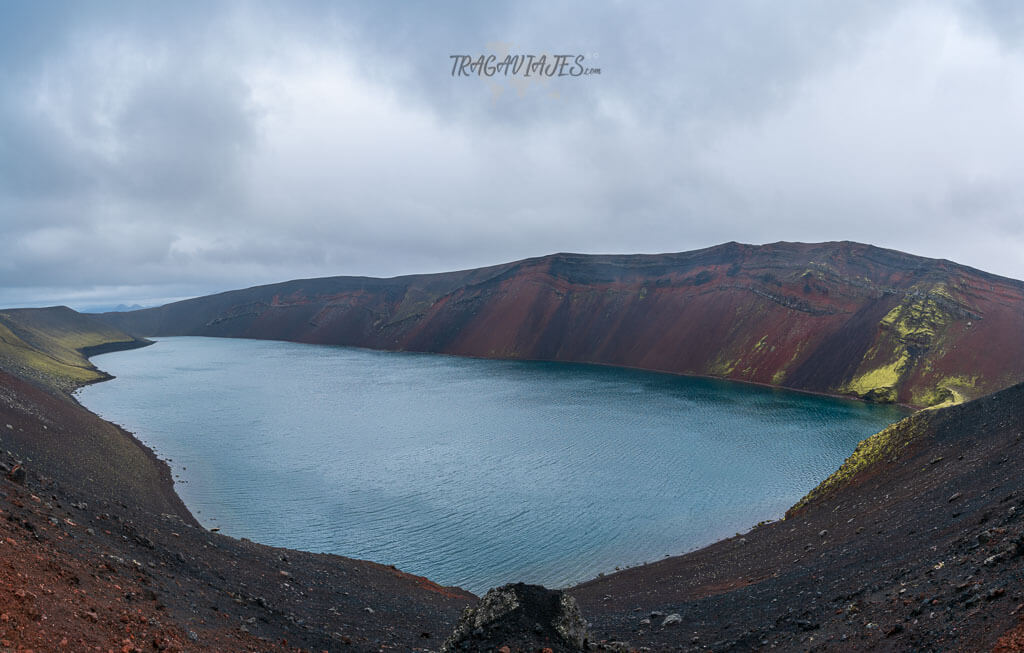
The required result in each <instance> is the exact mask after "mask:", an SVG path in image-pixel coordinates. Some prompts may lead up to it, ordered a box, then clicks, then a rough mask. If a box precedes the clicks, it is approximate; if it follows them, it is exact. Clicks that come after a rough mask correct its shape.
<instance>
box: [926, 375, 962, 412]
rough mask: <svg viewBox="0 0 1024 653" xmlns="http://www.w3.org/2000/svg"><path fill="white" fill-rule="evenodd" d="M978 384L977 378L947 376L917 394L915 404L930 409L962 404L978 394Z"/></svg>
mask: <svg viewBox="0 0 1024 653" xmlns="http://www.w3.org/2000/svg"><path fill="white" fill-rule="evenodd" d="M977 384H978V377H977V376H947V377H945V378H943V379H942V380H940V381H938V382H937V383H936V384H935V385H934V386H933V387H931V388H927V389H926V390H924V391H922V392H920V393H918V394H915V395H914V403H915V404H917V405H919V406H925V407H926V408H929V409H932V408H943V407H945V406H953V405H956V404H962V403H963V402H965V401H967V400H968V399H969V398H971V397H973V396H974V395H976V394H977V392H976V388H977Z"/></svg>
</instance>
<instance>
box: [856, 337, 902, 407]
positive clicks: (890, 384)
mask: <svg viewBox="0 0 1024 653" xmlns="http://www.w3.org/2000/svg"><path fill="white" fill-rule="evenodd" d="M901 349H902V348H901ZM909 360H910V357H909V355H908V354H907V351H906V350H905V349H902V351H900V352H899V353H898V357H897V358H896V360H894V361H892V362H890V363H887V364H885V365H881V366H879V367H876V368H873V369H870V370H868V371H866V372H863V373H861V374H859V375H857V376H855V377H854V378H853V379H852V380H851V381H850V382H849V383H847V384H846V385H845V386H843V388H842V391H843V392H846V393H848V394H852V395H856V396H858V397H861V398H863V399H866V400H868V401H874V402H877V403H893V402H895V401H896V395H897V386H898V385H899V382H900V377H901V376H902V375H903V373H904V372H905V371H906V369H907V364H908V362H909Z"/></svg>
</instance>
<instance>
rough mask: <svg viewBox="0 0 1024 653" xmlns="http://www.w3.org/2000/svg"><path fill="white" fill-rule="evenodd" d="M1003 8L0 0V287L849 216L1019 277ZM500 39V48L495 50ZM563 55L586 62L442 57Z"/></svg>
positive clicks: (62, 288)
mask: <svg viewBox="0 0 1024 653" xmlns="http://www.w3.org/2000/svg"><path fill="white" fill-rule="evenodd" d="M1022 16H1024V14H1022V13H1021V12H1020V11H1019V10H1018V9H1017V6H1016V4H1015V3H1005V4H1004V3H999V2H985V3H980V2H979V3H969V2H954V1H950V2H948V3H917V2H906V3H854V4H851V3H843V2H826V3H821V2H807V3H784V4H782V5H779V4H777V3H762V2H753V1H751V2H738V3H728V4H721V3H676V2H665V3H646V4H644V5H643V6H642V8H641V7H638V6H637V5H635V4H631V3H615V2H608V3H570V4H565V5H559V6H558V7H557V8H556V7H553V6H550V5H549V4H545V3H539V2H538V3H516V4H508V5H503V6H500V7H499V6H492V5H487V4H484V3H455V2H452V3H443V4H438V3H429V4H428V3H422V4H413V5H409V6H407V7H405V6H403V7H402V8H401V9H396V8H394V7H390V6H389V7H385V6H382V5H379V4H377V3H345V4H342V3H335V2H323V3H316V2H306V3H283V2H282V3H272V4H267V5H261V6H259V7H257V6H256V5H253V4H252V3H241V2H239V3H224V4H217V5H213V4H210V3H187V4H181V3H88V4H85V3H68V4H58V3H39V4H23V5H10V6H6V5H5V6H4V7H3V8H2V9H0V62H2V64H3V65H2V66H0V226H2V227H3V230H4V235H5V238H4V239H3V242H2V243H0V304H3V305H13V304H21V305H27V304H47V303H54V302H65V303H72V304H73V305H76V306H88V305H90V304H112V303H121V302H122V301H124V303H152V302H156V301H160V300H164V299H168V298H175V297H181V296H186V295H192V294H199V293H205V292H211V291H217V290H224V289H228V288H232V287H239V286H245V285H252V284H255V283H264V282H272V281H278V280H283V279H288V278H297V277H304V276H322V275H330V274H372V275H384V276H386V275H393V274H404V273H411V272H423V271H439V270H445V269H455V268H464V267H470V266H477V265H486V264H492V263H496V262H499V261H505V260H511V259H515V258H520V257H525V256H532V255H540V254H544V253H549V252H553V251H560V250H563V251H564V250H573V251H589V252H633V251H665V250H684V249H690V248H694V247H702V246H707V245H711V244H715V243H718V242H723V241H727V240H739V241H744V242H771V241H775V240H780V239H787V240H804V241H817V240H826V239H853V240H861V241H866V242H872V243H875V244H878V245H882V246H889V247H896V248H899V249H904V250H907V251H911V252H914V253H918V254H923V255H927V256H935V257H942V258H950V259H953V260H957V261H960V262H963V263H967V264H971V265H975V266H977V267H982V268H985V269H989V270H991V271H994V272H998V273H1002V274H1007V275H1010V276H1016V277H1024V258H1022V256H1021V255H1022V253H1024V233H1022V226H1021V225H1022V224H1024V223H1022V221H1021V220H1020V208H1019V207H1021V206H1022V205H1024V204H1022V200H1024V197H1022V194H1024V191H1022V190H1021V189H1024V183H1021V182H1022V181H1024V180H1022V179H1021V172H1020V171H1021V170H1024V165H1022V164H1024V161H1021V159H1022V158H1024V154H1021V152H1024V150H1022V148H1020V147H1019V143H1020V142H1021V138H1022V137H1024V133H1022V131H1024V128H1022V127H1020V125H1019V120H1018V116H1019V115H1021V113H1022V110H1024V106H1022V105H1024V50H1022V49H1021V48H1020V47H1019V46H1020V42H1021V38H1022V34H1024V32H1022V30H1021V29H1020V26H1021V25H1022V24H1024V21H1022ZM509 44H510V45H509ZM503 47H510V48H511V49H512V51H513V52H520V53H535V52H536V53H541V52H550V53H573V54H575V53H581V54H584V55H585V56H586V57H587V61H588V64H590V65H595V66H599V67H600V68H601V74H600V75H594V76H589V77H581V78H573V79H553V80H549V81H547V82H545V83H532V84H525V85H524V84H516V83H511V82H509V81H506V80H500V81H495V80H485V79H476V78H473V79H459V78H452V77H451V76H450V62H449V59H448V55H450V54H456V53H465V54H474V55H477V54H487V53H490V52H494V51H498V50H501V49H502V48H503Z"/></svg>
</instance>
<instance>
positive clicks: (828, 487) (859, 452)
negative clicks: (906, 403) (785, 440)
mask: <svg viewBox="0 0 1024 653" xmlns="http://www.w3.org/2000/svg"><path fill="white" fill-rule="evenodd" d="M928 417H930V413H922V412H918V413H916V414H914V415H911V416H910V417H906V418H904V419H902V420H900V421H899V422H896V423H895V424H893V425H892V426H889V427H886V428H885V429H883V430H881V431H879V432H878V433H875V434H874V435H872V436H871V437H869V438H867V439H865V440H861V441H860V443H858V444H857V448H856V449H855V450H854V451H853V453H852V454H850V456H849V457H848V458H847V459H846V460H845V461H844V462H843V464H842V466H840V467H839V469H837V470H836V471H835V472H833V473H832V475H831V476H829V477H828V478H826V479H825V480H824V481H822V482H821V483H820V484H819V485H818V486H817V487H816V488H814V489H813V490H811V491H810V492H808V493H807V495H806V496H805V497H804V498H802V499H800V501H798V502H797V503H796V505H794V506H793V507H792V508H790V509H789V510H788V511H786V516H787V517H789V516H790V515H791V514H792V513H794V512H796V511H798V510H800V509H801V508H803V507H804V506H806V505H807V504H809V503H811V502H813V501H817V500H819V499H821V498H823V497H825V496H827V495H829V494H831V493H833V492H835V491H836V490H838V489H840V488H842V487H844V486H845V485H847V484H848V483H850V482H851V481H852V480H853V479H854V477H856V476H857V475H859V474H861V473H862V472H864V471H865V470H866V469H867V468H868V467H870V466H871V465H874V464H876V463H878V462H881V461H884V460H893V459H896V458H898V457H899V455H900V451H902V450H903V449H904V448H906V447H907V446H908V445H909V444H910V443H911V442H913V441H914V440H915V439H916V438H918V437H920V436H921V435H922V434H923V433H925V432H926V431H927V424H928Z"/></svg>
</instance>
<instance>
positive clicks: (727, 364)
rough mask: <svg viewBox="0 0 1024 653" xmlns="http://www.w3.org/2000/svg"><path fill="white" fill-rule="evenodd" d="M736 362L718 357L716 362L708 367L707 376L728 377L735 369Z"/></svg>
mask: <svg viewBox="0 0 1024 653" xmlns="http://www.w3.org/2000/svg"><path fill="white" fill-rule="evenodd" d="M738 362H739V361H737V360H729V359H728V358H726V357H724V356H720V357H719V358H718V360H716V361H715V362H714V363H712V364H711V366H710V367H708V374H710V375H712V376H729V375H730V374H732V371H733V370H734V369H736V364H737V363H738Z"/></svg>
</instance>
